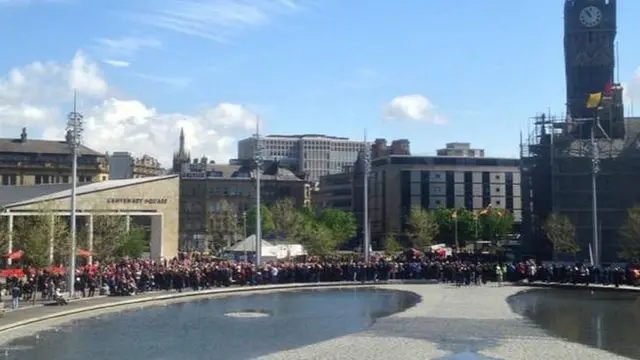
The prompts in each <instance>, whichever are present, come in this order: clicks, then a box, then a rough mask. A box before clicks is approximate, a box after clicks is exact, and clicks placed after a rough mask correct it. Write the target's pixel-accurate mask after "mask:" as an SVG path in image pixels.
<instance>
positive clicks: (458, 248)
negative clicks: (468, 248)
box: [453, 214, 460, 252]
mask: <svg viewBox="0 0 640 360" xmlns="http://www.w3.org/2000/svg"><path fill="white" fill-rule="evenodd" d="M453 220H454V226H455V238H456V252H458V251H460V243H459V242H458V215H457V214H456V218H455V219H453Z"/></svg>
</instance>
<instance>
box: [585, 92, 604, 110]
mask: <svg viewBox="0 0 640 360" xmlns="http://www.w3.org/2000/svg"><path fill="white" fill-rule="evenodd" d="M600 101H602V93H601V92H599V93H595V94H589V99H588V100H587V109H595V108H597V107H598V106H600Z"/></svg>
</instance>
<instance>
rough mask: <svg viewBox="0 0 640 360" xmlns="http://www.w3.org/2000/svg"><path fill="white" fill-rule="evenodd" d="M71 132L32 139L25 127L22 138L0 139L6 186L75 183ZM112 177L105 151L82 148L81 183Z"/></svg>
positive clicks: (0, 167)
mask: <svg viewBox="0 0 640 360" xmlns="http://www.w3.org/2000/svg"><path fill="white" fill-rule="evenodd" d="M68 137H69V135H68V134H67V139H66V140H62V141H54V140H38V139H29V138H28V135H27V129H26V128H23V129H22V133H21V134H20V137H18V138H8V139H0V178H1V179H0V180H2V183H1V184H2V185H39V184H58V183H70V182H71V179H70V178H71V165H72V157H71V149H70V146H69V138H68ZM106 180H109V165H108V163H107V158H106V156H105V154H102V153H100V152H97V151H95V150H92V149H90V148H88V147H86V146H81V147H80V156H79V157H78V182H80V183H89V182H99V181H106Z"/></svg>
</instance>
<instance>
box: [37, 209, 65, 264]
mask: <svg viewBox="0 0 640 360" xmlns="http://www.w3.org/2000/svg"><path fill="white" fill-rule="evenodd" d="M47 218H48V219H47ZM43 220H48V221H52V220H53V264H52V265H54V264H65V263H68V262H69V260H68V259H69V251H70V250H71V228H70V227H69V220H70V219H69V218H68V217H65V216H54V217H53V219H51V218H50V217H49V216H46V217H44V218H43ZM49 226H51V224H49Z"/></svg>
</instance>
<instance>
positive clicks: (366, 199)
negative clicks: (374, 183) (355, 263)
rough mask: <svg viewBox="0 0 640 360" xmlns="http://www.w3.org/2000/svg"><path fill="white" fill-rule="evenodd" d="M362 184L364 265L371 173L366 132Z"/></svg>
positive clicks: (367, 251) (368, 255) (367, 247)
mask: <svg viewBox="0 0 640 360" xmlns="http://www.w3.org/2000/svg"><path fill="white" fill-rule="evenodd" d="M363 146H364V157H363V160H364V180H363V181H364V184H363V197H364V199H363V202H364V216H363V221H362V223H363V224H362V225H363V226H364V241H363V244H362V245H363V247H364V251H363V253H364V261H365V262H366V263H368V262H369V260H371V252H370V248H371V234H370V233H369V172H370V171H371V147H370V146H369V143H368V142H367V130H365V131H364V144H363Z"/></svg>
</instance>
